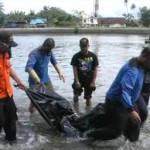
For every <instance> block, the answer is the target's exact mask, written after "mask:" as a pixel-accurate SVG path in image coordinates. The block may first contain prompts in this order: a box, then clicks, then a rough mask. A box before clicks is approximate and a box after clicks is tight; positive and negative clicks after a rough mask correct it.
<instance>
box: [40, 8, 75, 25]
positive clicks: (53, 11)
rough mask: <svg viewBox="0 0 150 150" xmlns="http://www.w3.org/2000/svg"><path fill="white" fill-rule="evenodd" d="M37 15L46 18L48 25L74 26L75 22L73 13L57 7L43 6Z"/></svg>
mask: <svg viewBox="0 0 150 150" xmlns="http://www.w3.org/2000/svg"><path fill="white" fill-rule="evenodd" d="M38 16H40V17H41V18H46V19H47V22H48V25H49V26H51V25H54V26H65V25H66V26H68V25H70V26H74V25H75V24H76V22H75V20H74V16H73V15H71V14H68V13H67V12H65V11H64V10H62V9H60V8H57V7H51V8H50V7H48V6H44V7H43V9H42V10H41V11H40V12H39V13H38Z"/></svg>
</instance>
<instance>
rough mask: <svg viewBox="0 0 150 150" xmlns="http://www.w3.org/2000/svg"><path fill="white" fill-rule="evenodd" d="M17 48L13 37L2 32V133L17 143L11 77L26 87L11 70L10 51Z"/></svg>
mask: <svg viewBox="0 0 150 150" xmlns="http://www.w3.org/2000/svg"><path fill="white" fill-rule="evenodd" d="M14 46H16V43H15V42H14V41H13V37H12V35H11V34H10V33H8V32H0V131H1V130H2V128H3V129H4V131H5V134H6V135H5V140H6V141H8V142H9V143H13V142H14V141H16V121H17V113H16V112H17V108H16V105H15V103H14V100H13V90H12V86H11V82H10V77H11V78H12V79H13V80H15V81H16V83H17V85H18V87H19V88H20V89H24V88H25V85H24V84H23V83H22V82H21V80H20V79H19V78H18V76H17V75H16V73H15V72H14V71H13V69H12V68H11V63H10V55H9V52H10V49H11V47H14Z"/></svg>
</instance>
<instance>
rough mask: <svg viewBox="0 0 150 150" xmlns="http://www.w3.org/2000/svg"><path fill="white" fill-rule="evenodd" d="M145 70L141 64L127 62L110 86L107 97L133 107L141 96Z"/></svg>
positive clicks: (126, 106)
mask: <svg viewBox="0 0 150 150" xmlns="http://www.w3.org/2000/svg"><path fill="white" fill-rule="evenodd" d="M144 76H145V71H144V69H142V68H141V67H139V66H132V65H130V61H129V62H127V63H126V64H125V65H124V66H123V67H122V68H121V69H120V71H119V73H118V75H117V77H116V78H115V80H114V82H113V83H112V85H111V87H110V88H109V90H108V92H107V94H106V97H107V98H108V99H110V100H117V101H120V102H121V103H122V104H123V106H124V107H125V108H131V107H133V105H134V102H136V101H137V99H138V98H139V96H140V94H141V91H142V87H143V82H144Z"/></svg>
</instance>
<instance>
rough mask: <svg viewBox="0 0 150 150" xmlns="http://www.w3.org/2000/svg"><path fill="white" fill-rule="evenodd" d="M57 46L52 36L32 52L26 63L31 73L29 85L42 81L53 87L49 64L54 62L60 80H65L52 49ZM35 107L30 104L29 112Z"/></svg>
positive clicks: (27, 69) (50, 87) (48, 86)
mask: <svg viewBox="0 0 150 150" xmlns="http://www.w3.org/2000/svg"><path fill="white" fill-rule="evenodd" d="M54 47H55V42H54V40H53V39H52V38H47V39H46V40H45V41H44V43H43V44H42V46H40V47H38V48H36V49H34V50H33V51H32V52H31V53H30V54H29V58H28V61H27V64H26V69H25V71H26V72H28V73H29V86H31V85H33V84H35V83H40V82H42V83H43V84H45V85H46V86H47V88H49V89H53V85H52V83H51V80H50V77H49V75H48V64H49V62H51V63H52V65H53V66H54V68H55V70H56V71H57V73H58V75H59V78H60V80H63V82H64V81H65V80H64V77H63V75H62V73H61V70H60V68H59V66H58V63H57V61H56V58H55V56H54V54H53V51H52V49H53V48H54ZM34 110H35V107H34V106H33V104H32V103H30V106H29V112H30V113H33V112H34Z"/></svg>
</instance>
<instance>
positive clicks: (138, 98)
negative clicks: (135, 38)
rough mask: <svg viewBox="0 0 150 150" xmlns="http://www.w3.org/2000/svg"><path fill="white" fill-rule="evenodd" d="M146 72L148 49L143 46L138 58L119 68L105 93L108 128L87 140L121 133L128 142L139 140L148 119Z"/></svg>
mask: <svg viewBox="0 0 150 150" xmlns="http://www.w3.org/2000/svg"><path fill="white" fill-rule="evenodd" d="M148 70H150V47H145V48H144V49H143V50H142V52H141V54H140V56H139V57H135V58H132V59H131V60H129V61H128V62H127V63H126V64H125V65H124V66H123V67H122V68H121V69H120V71H119V73H118V75H117V76H116V78H115V80H114V82H113V84H112V85H111V87H110V88H109V90H108V92H107V94H106V101H105V115H106V116H105V117H106V120H107V125H106V126H105V127H103V128H100V129H99V130H96V131H92V132H90V133H88V134H87V135H88V136H89V137H93V138H95V139H100V140H111V139H115V138H117V137H118V136H120V135H121V134H124V135H125V137H126V138H128V139H129V140H130V141H131V142H135V141H137V140H138V138H139V132H140V127H141V125H142V124H143V123H144V121H145V120H146V118H147V105H148V99H149V93H150V91H149V85H150V76H149V75H148V74H147V72H148ZM148 78H149V79H148ZM148 80H149V81H148Z"/></svg>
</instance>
